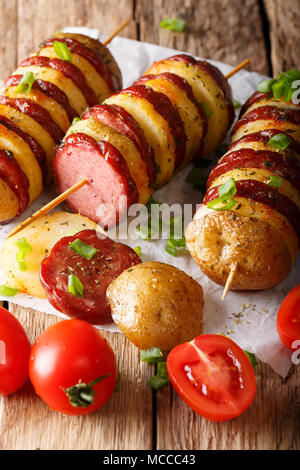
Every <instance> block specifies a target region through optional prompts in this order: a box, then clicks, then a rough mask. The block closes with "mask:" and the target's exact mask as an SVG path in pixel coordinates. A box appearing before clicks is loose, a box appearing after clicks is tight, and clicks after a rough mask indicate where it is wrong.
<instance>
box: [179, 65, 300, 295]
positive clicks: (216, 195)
mask: <svg viewBox="0 0 300 470" xmlns="http://www.w3.org/2000/svg"><path fill="white" fill-rule="evenodd" d="M299 78H300V71H298V70H291V71H288V72H284V73H283V72H282V73H280V74H279V75H278V77H277V78H276V79H272V80H264V81H262V82H261V83H260V84H259V91H258V92H256V93H254V94H253V95H252V96H251V97H250V98H249V99H248V101H247V102H246V104H245V105H244V106H243V107H242V109H241V113H240V119H239V120H238V121H237V122H236V124H235V125H234V127H233V130H232V135H231V145H230V147H229V149H228V151H227V152H226V153H225V155H223V157H222V158H221V159H220V160H219V162H218V164H217V166H216V167H215V168H214V169H213V170H212V172H211V174H210V176H209V178H208V182H207V188H208V189H207V193H206V195H205V198H204V201H203V203H202V204H201V205H200V206H199V208H198V210H197V212H196V214H195V216H194V219H193V221H192V222H191V223H190V224H189V226H188V227H187V230H186V239H187V245H188V248H189V250H190V252H191V254H192V256H193V257H194V258H195V260H196V262H197V264H198V265H199V266H200V268H201V269H202V271H203V272H204V273H205V274H206V275H208V276H209V277H210V278H211V279H212V280H213V281H215V282H217V283H218V284H220V285H225V289H224V292H223V298H224V297H225V295H226V294H227V292H228V290H229V288H232V289H236V290H264V289H268V288H270V287H273V286H275V285H277V284H279V283H280V282H282V281H283V280H284V279H285V278H286V276H287V275H288V273H289V272H290V270H291V269H292V267H293V265H294V262H295V259H296V255H297V251H298V249H299V236H300V106H299V104H298V103H297V102H295V100H293V96H294V93H295V88H294V86H293V85H294V82H295V81H296V80H299Z"/></svg>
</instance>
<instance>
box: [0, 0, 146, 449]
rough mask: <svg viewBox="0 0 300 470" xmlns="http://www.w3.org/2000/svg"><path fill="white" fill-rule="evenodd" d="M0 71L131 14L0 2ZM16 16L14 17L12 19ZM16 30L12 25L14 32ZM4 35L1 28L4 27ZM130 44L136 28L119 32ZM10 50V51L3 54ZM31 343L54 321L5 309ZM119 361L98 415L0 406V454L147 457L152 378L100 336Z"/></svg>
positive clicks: (99, 5) (118, 340)
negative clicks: (81, 452) (59, 34)
mask: <svg viewBox="0 0 300 470" xmlns="http://www.w3.org/2000/svg"><path fill="white" fill-rule="evenodd" d="M0 7H1V8H2V10H1V11H2V13H4V14H3V15H2V16H1V17H2V22H3V27H2V28H1V31H2V33H0V34H1V37H0V38H1V50H0V52H1V53H0V66H1V71H2V72H3V74H4V77H5V76H7V75H8V74H9V73H10V72H11V71H12V70H14V68H15V65H16V62H17V60H16V56H18V57H17V59H18V62H20V60H23V59H24V58H25V57H27V55H28V54H29V53H30V52H32V51H34V50H35V49H36V47H37V45H38V44H39V42H40V41H41V40H43V39H45V37H47V36H49V35H50V34H52V33H53V31H57V30H60V29H62V28H63V27H64V26H67V25H72V26H74V25H77V26H80V25H84V26H88V27H92V28H98V29H100V30H101V31H103V32H104V33H107V34H109V33H111V32H112V30H114V28H115V27H117V26H118V25H119V24H120V23H121V22H122V21H123V20H124V19H125V18H128V17H130V16H132V14H133V1H132V0H130V1H128V0H117V1H114V0H113V1H111V0H110V1H109V2H108V1H105V0H52V1H51V2H49V1H47V0H35V2H32V3H28V2H27V1H26V0H19V1H18V8H16V1H15V0H10V1H9V2H7V1H4V0H0ZM17 14H18V17H17ZM16 22H18V25H17V27H16ZM8 24H9V25H10V28H7V25H8ZM122 34H123V35H124V36H129V37H135V36H136V27H135V23H134V22H132V23H131V25H130V26H129V27H128V28H127V29H126V30H124V31H123V32H122ZM8 42H9V44H10V45H12V46H11V47H9V48H8V47H7V43H8ZM11 311H12V312H14V313H15V314H16V316H17V317H18V318H19V319H20V321H21V323H22V324H23V325H24V327H25V329H26V331H27V332H28V334H29V336H30V338H31V340H32V341H33V340H34V339H35V338H36V337H37V335H38V334H39V333H40V332H41V331H43V330H44V329H45V328H46V327H48V326H49V325H51V324H53V323H54V322H55V321H57V318H55V317H52V316H47V315H43V314H41V313H38V312H34V311H33V310H29V309H22V308H19V307H15V306H13V305H11ZM103 334H104V336H105V337H106V338H107V339H108V341H109V342H110V344H111V345H112V347H113V349H114V350H115V352H116V353H117V354H118V359H119V367H120V371H121V374H122V377H123V379H122V381H121V391H120V392H119V393H116V394H114V396H113V397H112V399H111V400H110V401H109V402H108V403H107V404H106V405H105V407H104V408H103V409H102V410H100V411H99V412H98V413H94V414H93V415H91V416H86V417H71V418H70V417H65V416H63V415H60V414H58V413H55V412H52V411H50V410H49V409H48V407H47V406H46V405H45V404H44V403H43V402H42V401H41V400H40V399H39V398H38V397H37V396H36V395H35V394H34V392H33V389H32V387H31V386H30V384H28V385H27V386H26V387H25V388H24V390H22V391H20V392H19V393H17V394H15V395H13V396H11V397H8V398H4V399H3V400H2V406H1V404H0V448H1V449H36V448H41V449H135V448H140V449H151V448H152V392H151V390H150V389H149V387H148V386H147V380H148V379H149V374H151V371H150V370H149V369H148V368H147V367H145V366H144V365H143V364H140V361H139V360H138V353H137V350H136V348H135V347H134V346H133V345H132V344H130V343H129V342H128V341H127V340H126V338H125V337H124V336H123V335H119V334H114V335H113V334H109V333H103Z"/></svg>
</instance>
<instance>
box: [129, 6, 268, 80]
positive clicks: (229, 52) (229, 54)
mask: <svg viewBox="0 0 300 470" xmlns="http://www.w3.org/2000/svg"><path fill="white" fill-rule="evenodd" d="M165 17H171V18H174V17H179V18H183V19H185V20H186V21H187V28H186V32H185V33H184V34H183V33H173V32H170V31H168V30H164V29H161V28H160V26H159V22H160V20H162V19H163V18H165ZM136 20H137V21H138V22H139V25H140V39H141V41H148V42H154V43H156V44H160V45H162V46H167V47H174V48H175V49H179V50H183V51H186V52H189V53H190V54H197V55H198V56H201V57H204V58H207V59H214V60H220V61H223V62H227V63H229V64H231V65H237V64H238V63H240V62H242V60H244V59H245V58H247V57H249V58H250V59H251V69H252V70H256V71H257V72H262V73H268V72H269V67H268V60H267V53H266V47H265V42H264V35H263V28H262V21H261V17H260V11H259V6H258V1H257V0H244V1H243V2H242V4H241V2H240V0H210V1H209V2H208V1H207V0H172V2H170V1H169V0H153V1H152V2H149V1H148V0H137V9H136Z"/></svg>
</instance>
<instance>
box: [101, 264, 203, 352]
mask: <svg viewBox="0 0 300 470" xmlns="http://www.w3.org/2000/svg"><path fill="white" fill-rule="evenodd" d="M106 294H107V297H108V300H109V302H110V306H111V309H112V317H113V320H114V321H115V323H116V324H117V325H118V326H119V328H120V329H121V330H122V331H123V333H124V334H125V335H126V336H127V337H128V338H129V339H130V341H132V342H133V343H134V344H135V345H136V346H137V347H138V348H140V349H148V348H151V347H159V348H161V349H162V350H163V351H169V350H171V349H172V348H173V347H174V346H176V345H177V344H180V343H184V342H186V341H191V340H192V339H193V338H195V337H196V336H198V335H199V334H201V332H202V310H203V304H204V302H203V294H202V287H201V286H200V285H199V284H198V283H197V282H196V281H194V279H192V278H191V277H190V276H188V275H187V274H186V273H185V272H183V271H181V270H180V269H177V268H175V267H174V266H171V265H169V264H163V263H158V262H154V261H150V262H146V263H141V264H138V265H137V266H134V267H132V268H129V269H127V271H124V272H123V273H122V274H121V275H120V276H119V277H117V279H115V280H114V281H113V282H112V283H111V284H110V286H109V287H108V289H107V291H106Z"/></svg>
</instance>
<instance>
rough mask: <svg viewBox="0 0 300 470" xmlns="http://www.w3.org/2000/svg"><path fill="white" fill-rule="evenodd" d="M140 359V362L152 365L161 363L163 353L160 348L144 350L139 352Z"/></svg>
mask: <svg viewBox="0 0 300 470" xmlns="http://www.w3.org/2000/svg"><path fill="white" fill-rule="evenodd" d="M140 357H141V361H143V362H150V363H152V364H154V363H156V362H161V361H162V357H163V353H162V350H161V349H160V348H150V349H144V350H143V351H141V354H140Z"/></svg>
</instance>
